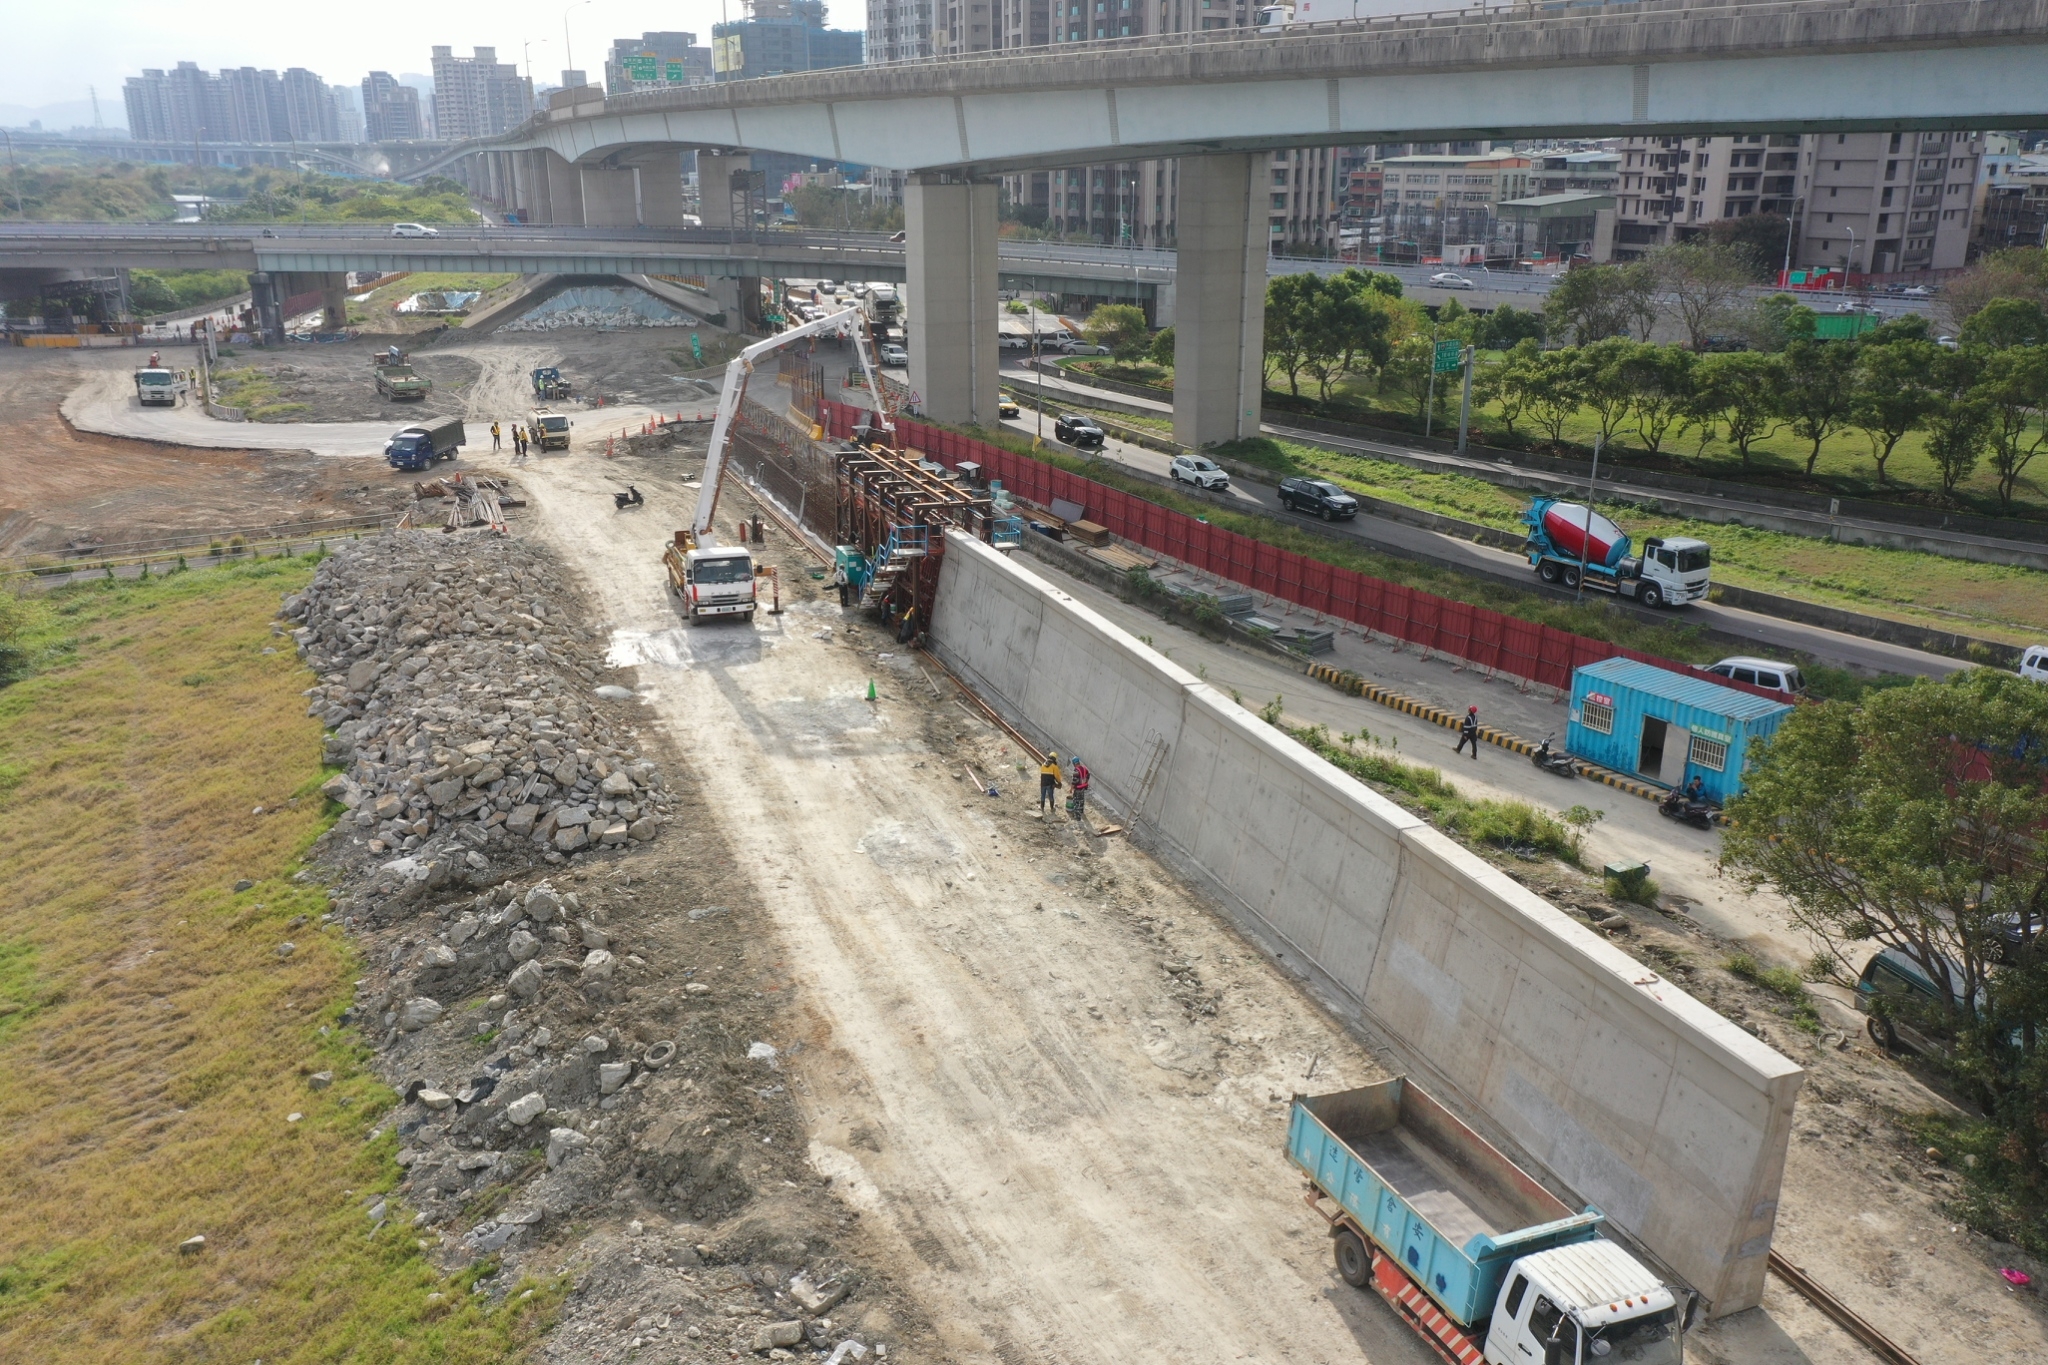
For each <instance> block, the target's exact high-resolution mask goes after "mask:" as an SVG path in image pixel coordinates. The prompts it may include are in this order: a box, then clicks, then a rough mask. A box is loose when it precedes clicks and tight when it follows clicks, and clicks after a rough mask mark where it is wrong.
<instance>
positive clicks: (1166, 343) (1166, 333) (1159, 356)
mask: <svg viewBox="0 0 2048 1365" xmlns="http://www.w3.org/2000/svg"><path fill="white" fill-rule="evenodd" d="M1151 355H1152V363H1153V364H1154V365H1157V366H1159V367H1160V368H1161V369H1163V370H1170V369H1172V368H1173V329H1172V328H1171V327H1162V328H1160V329H1159V331H1158V332H1157V333H1155V334H1154V335H1153V337H1152V351H1151Z"/></svg>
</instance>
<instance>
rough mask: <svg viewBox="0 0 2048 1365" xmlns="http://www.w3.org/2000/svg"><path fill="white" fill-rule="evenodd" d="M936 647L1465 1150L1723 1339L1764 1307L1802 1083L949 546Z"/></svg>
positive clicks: (1239, 716)
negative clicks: (1529, 1175) (1412, 1093)
mask: <svg viewBox="0 0 2048 1365" xmlns="http://www.w3.org/2000/svg"><path fill="white" fill-rule="evenodd" d="M932 641H933V644H934V647H935V648H936V649H937V651H938V653H939V655H940V657H941V658H943V659H944V660H945V661H946V663H947V664H948V665H949V666H951V667H952V668H953V669H954V670H955V671H956V672H958V673H959V674H960V676H961V677H963V678H964V679H966V680H968V681H969V682H970V683H971V685H973V686H974V687H975V688H976V689H977V690H978V691H979V692H980V693H981V695H982V696H983V698H984V699H985V700H987V701H988V702H989V704H990V705H992V706H995V707H996V708H998V709H999V710H1001V711H1003V712H1004V713H1005V715H1006V717H1007V718H1008V719H1010V720H1012V721H1014V722H1015V723H1017V724H1018V725H1019V726H1020V728H1023V729H1024V730H1025V731H1026V732H1027V733H1035V734H1036V735H1037V736H1040V737H1042V738H1043V739H1044V740H1045V741H1046V742H1047V743H1049V744H1051V745H1052V746H1054V747H1056V748H1057V749H1058V750H1059V752H1060V753H1062V754H1065V755H1072V754H1077V753H1078V754H1080V755H1081V756H1082V757H1084V758H1085V759H1086V760H1087V763H1088V766H1089V768H1090V769H1091V770H1092V771H1093V773H1094V775H1095V783H1096V790H1097V792H1098V799H1099V800H1100V801H1101V802H1102V803H1103V804H1104V805H1106V806H1107V807H1108V808H1109V809H1110V810H1112V811H1115V812H1116V813H1117V814H1119V815H1120V816H1121V817H1122V818H1123V819H1124V820H1125V821H1126V823H1127V824H1129V825H1130V826H1131V828H1132V830H1133V833H1134V836H1135V837H1137V838H1138V839H1139V840H1141V841H1142V842H1145V843H1146V844H1147V846H1149V847H1151V848H1153V849H1154V850H1155V851H1156V852H1158V853H1159V854H1160V856H1161V857H1162V858H1164V859H1165V860H1166V861H1167V862H1168V863H1169V864H1170V865H1173V866H1175V867H1176V868H1177V869H1178V870H1180V871H1182V872H1184V873H1186V874H1188V875H1190V876H1192V877H1194V878H1195V879H1197V880H1198V881H1200V882H1203V883H1205V884H1207V885H1208V886H1209V887H1210V888H1211V889H1212V890H1214V891H1215V892H1216V893H1217V894H1218V895H1219V897H1220V898H1221V899H1222V900H1223V902H1224V904H1225V906H1226V907H1227V908H1228V909H1229V910H1230V912H1231V913H1232V914H1233V915H1234V916H1235V917H1236V918H1237V920H1238V922H1239V924H1240V926H1241V927H1243V928H1244V929H1245V930H1246V931H1247V932H1248V933H1249V934H1250V935H1251V936H1253V937H1254V938H1256V939H1258V940H1261V941H1263V942H1264V943H1265V944H1267V945H1268V946H1269V947H1271V948H1272V949H1273V950H1274V951H1275V952H1276V953H1277V954H1278V955H1279V956H1280V957H1281V958H1282V959H1283V960H1284V961H1285V962H1286V963H1287V965H1288V966H1290V967H1292V968H1294V969H1296V970H1297V971H1298V972H1300V973H1301V974H1302V975H1303V976H1304V978H1306V979H1307V980H1308V982H1309V983H1310V985H1311V986H1312V987H1314V988H1316V989H1317V990H1318V991H1319V992H1320V993H1321V994H1323V995H1324V997H1325V998H1326V999H1328V1000H1329V1001H1330V1002H1331V1003H1332V1005H1333V1006H1334V1007H1335V1008H1337V1009H1338V1010H1339V1011H1340V1012H1341V1013H1344V1014H1346V1015H1347V1016H1349V1017H1351V1018H1353V1019H1354V1020H1356V1021H1357V1022H1358V1023H1360V1024H1361V1025H1362V1026H1363V1027H1364V1028H1365V1029H1366V1030H1367V1031H1368V1032H1370V1033H1373V1034H1376V1035H1377V1036H1378V1037H1379V1039H1380V1040H1381V1041H1383V1042H1384V1043H1385V1044H1386V1045H1387V1046H1388V1048H1389V1049H1390V1050H1391V1051H1392V1052H1393V1053H1394V1055H1395V1057H1396V1059H1397V1060H1398V1061H1399V1063H1400V1064H1401V1065H1402V1066H1404V1067H1406V1068H1407V1069H1408V1070H1410V1071H1412V1072H1414V1073H1415V1074H1416V1075H1418V1076H1420V1077H1423V1078H1425V1079H1426V1080H1427V1082H1428V1083H1429V1084H1430V1085H1432V1086H1433V1087H1436V1088H1439V1089H1441V1090H1443V1091H1444V1092H1446V1093H1448V1094H1449V1095H1451V1096H1453V1097H1454V1098H1455V1099H1456V1100H1457V1101H1458V1102H1459V1103H1460V1105H1461V1106H1462V1108H1463V1109H1464V1111H1465V1117H1467V1118H1468V1119H1470V1120H1473V1121H1474V1122H1475V1125H1476V1126H1478V1127H1480V1128H1481V1129H1482V1130H1483V1131H1486V1132H1487V1133H1488V1135H1489V1136H1490V1137H1494V1138H1496V1139H1502V1140H1505V1142H1506V1144H1507V1145H1508V1147H1509V1148H1510V1149H1511V1150H1518V1151H1519V1153H1520V1154H1522V1155H1524V1156H1525V1157H1526V1158H1527V1159H1529V1160H1530V1161H1532V1162H1533V1163H1534V1164H1535V1165H1536V1166H1537V1167H1538V1168H1539V1169H1542V1170H1546V1171H1548V1172H1549V1173H1550V1175H1551V1176H1552V1177H1553V1178H1554V1179H1555V1180H1556V1181H1557V1182H1558V1183H1559V1184H1560V1185H1562V1186H1563V1187H1564V1188H1565V1190H1566V1191H1567V1192H1568V1193H1569V1194H1570V1195H1572V1196H1574V1197H1575V1198H1577V1199H1580V1200H1582V1201H1585V1202H1590V1203H1594V1204H1597V1205H1599V1207H1600V1208H1601V1209H1603V1210H1604V1211H1606V1213H1607V1214H1608V1215H1609V1217H1610V1218H1611V1219H1612V1220H1613V1222H1614V1224H1615V1226H1616V1227H1617V1228H1618V1229H1619V1230H1620V1231H1621V1232H1623V1233H1624V1234H1626V1235H1627V1236H1628V1237H1629V1238H1631V1239H1632V1240H1634V1241H1635V1242H1636V1243H1637V1244H1638V1245H1639V1246H1641V1247H1642V1248H1643V1249H1645V1250H1646V1251H1648V1252H1649V1254H1650V1255H1651V1256H1652V1257H1654V1258H1656V1259H1658V1260H1661V1261H1662V1262H1663V1263H1664V1264H1665V1266H1667V1267H1668V1268H1669V1269H1670V1271H1671V1272H1673V1273H1674V1274H1676V1275H1677V1276H1678V1277H1679V1278H1681V1279H1682V1280H1684V1281H1685V1282H1687V1283H1688V1284H1690V1285H1691V1286H1692V1287H1693V1288H1695V1289H1697V1290H1698V1291H1699V1292H1700V1294H1701V1295H1702V1297H1703V1298H1705V1299H1706V1300H1707V1302H1708V1304H1709V1308H1710V1311H1711V1312H1712V1313H1713V1314H1715V1315H1716V1316H1719V1315H1722V1314H1726V1313H1731V1312H1735V1311H1738V1310H1740V1309H1744V1308H1749V1307H1753V1306H1754V1305H1756V1304H1757V1303H1758V1302H1759V1301H1760V1300H1761V1298H1762V1295H1763V1281H1764V1265H1765V1257H1766V1254H1767V1253H1768V1251H1769V1249H1770V1240H1771V1229H1772V1226H1773V1223H1774V1220H1775V1218H1776V1213H1777V1200H1778V1185H1779V1181H1780V1179H1781V1178H1782V1176H1783V1173H1784V1164H1785V1147H1786V1142H1787V1139H1788V1137H1789V1135H1790V1131H1791V1123H1792V1106H1793V1100H1794V1098H1795V1097H1796V1096H1797V1094H1798V1090H1799V1085H1800V1080H1801V1075H1802V1073H1801V1072H1800V1070H1799V1068H1798V1067H1797V1066H1795V1065H1793V1064H1792V1063H1791V1062H1790V1061H1788V1060H1786V1059H1785V1058H1784V1057H1781V1056H1779V1055H1778V1054H1777V1053H1776V1052H1773V1051H1772V1050H1771V1049H1769V1048H1767V1047H1765V1046H1764V1045H1763V1044H1762V1043H1760V1042H1758V1041H1757V1040H1756V1039H1755V1038H1753V1037H1751V1036H1750V1035H1749V1034H1747V1033H1744V1032H1743V1031H1742V1030H1741V1029H1739V1028H1737V1027H1735V1025H1733V1024H1731V1023H1729V1022H1728V1021H1727V1020H1725V1019H1723V1018H1721V1017H1720V1016H1719V1015H1717V1014H1715V1013H1714V1012H1713V1011H1712V1010H1709V1009H1708V1008H1706V1007H1705V1006H1704V1005H1701V1004H1700V1003H1699V1002H1697V1001H1695V1000H1693V999H1692V998H1691V997H1690V996H1688V995H1686V994H1685V993H1684V992H1683V991H1681V990H1679V989H1678V988H1677V987H1675V986H1673V985H1672V984H1671V983H1670V982H1669V981H1666V980H1665V979H1663V978H1662V977H1661V976H1660V975H1659V974H1657V973H1656V972H1654V971H1652V970H1650V969H1648V968H1646V967H1644V966H1643V965H1642V964H1640V963H1638V962H1636V961H1635V960H1634V959H1632V958H1630V957H1628V956H1627V955H1626V954H1624V953H1622V952H1620V951H1619V950H1617V949H1615V948H1614V947H1613V946H1612V945H1610V944H1608V943H1607V942H1606V941H1605V940H1603V939H1601V938H1599V937H1597V936H1595V935H1594V934H1593V933H1592V932H1590V931H1589V930H1587V929H1585V928H1584V927H1582V926H1581V925H1579V924H1578V923H1576V922H1575V921H1573V920H1572V919H1570V918H1569V917H1568V916H1566V915H1565V914H1564V913H1563V912H1561V911H1559V910H1558V909H1556V908H1555V907H1554V906H1551V905H1550V904H1548V903H1547V902H1545V901H1543V900H1542V899H1541V898H1539V897H1537V896H1535V895H1533V894H1531V893H1530V892H1528V891H1526V890H1524V889H1523V888H1522V887H1521V886H1519V885H1517V884H1516V883H1515V882H1514V881H1513V880H1512V879H1510V878H1509V877H1507V876H1505V875H1503V874H1502V873H1500V872H1499V871H1497V870H1495V869H1494V868H1492V867H1491V866H1489V865H1488V864H1487V863H1486V862H1484V861H1483V860H1481V859H1480V858H1477V857H1475V856H1474V855H1472V854H1471V853H1469V852H1467V851H1466V850H1464V849H1463V848H1461V847H1459V846H1458V845H1457V844H1456V843H1454V842H1452V841H1451V840H1450V839H1448V838H1446V837H1445V836H1444V835H1442V834H1440V833H1438V832H1437V831H1436V830H1434V829H1432V828H1431V827H1430V826H1429V825H1427V824H1426V823H1424V822H1423V821H1422V820H1420V819H1418V818H1417V817H1415V816H1413V815H1411V814H1409V813H1408V812H1407V811H1405V810H1403V809H1402V808H1401V807H1400V806H1398V805H1396V804H1395V803H1393V802H1392V801H1390V800H1388V799H1386V798H1385V797H1383V796H1381V795H1379V794H1378V793H1376V792H1374V791H1372V790H1371V789H1370V788H1368V787H1366V786H1365V785H1364V784H1362V783H1360V782H1357V781H1355V780H1353V779H1352V778H1350V777H1348V776H1346V775H1345V774H1343V773H1341V772H1339V771H1338V770H1337V769H1336V768H1334V767H1332V766H1331V765H1329V764H1328V763H1325V762H1323V761H1322V760H1321V759H1319V758H1317V757H1315V756H1314V755H1313V754H1311V753H1309V752H1308V751H1307V750H1306V749H1304V748H1303V747H1301V746H1300V745H1299V744H1296V743H1295V742H1294V741H1292V740H1291V739H1289V738H1287V737H1286V736H1285V735H1283V734H1282V733H1280V732H1279V731H1278V730H1276V729H1274V728H1273V727H1272V726H1270V725H1267V724H1266V723H1264V722H1263V721H1261V720H1259V719H1258V718H1257V717H1256V716H1254V715H1252V714H1251V713H1249V712H1247V711H1246V710H1245V709H1244V708H1243V707H1241V706H1239V705H1237V704H1236V703H1234V702H1232V701H1231V700H1230V699H1229V698H1228V697H1226V696H1224V695H1222V694H1221V693H1219V692H1217V691H1216V690H1215V689H1214V688H1212V687H1210V686H1208V685H1207V684H1206V683H1203V682H1202V681H1201V680H1200V679H1198V678H1196V677H1195V676H1194V675H1192V674H1190V673H1188V672H1187V671H1186V670H1184V669H1182V668H1180V667H1179V666H1178V665H1176V664H1174V663H1173V662H1172V661H1171V660H1169V659H1167V658H1165V657H1164V656H1162V655H1160V654H1158V653H1155V652H1154V651H1152V650H1151V649H1149V648H1147V647H1146V646H1145V645H1144V644H1142V643H1141V642H1140V641H1138V640H1137V639H1135V638H1134V637H1132V636H1130V635H1129V634H1126V633H1125V632H1124V631H1122V630H1120V629H1119V628H1117V627H1116V626H1114V625H1112V624H1111V623H1110V622H1108V621H1107V620H1105V619H1104V618H1102V617H1101V616H1098V615H1097V614H1096V613H1094V612H1093V611H1090V610H1089V609H1088V608H1086V607H1084V606H1082V605H1081V604H1080V603H1078V602H1076V601H1075V600H1074V599H1073V598H1072V597H1070V596H1068V595H1067V594H1065V593H1063V592H1060V591H1059V590H1058V589H1057V588H1055V587H1053V586H1052V585H1050V584H1048V583H1047V582H1045V581H1044V580H1042V579H1040V578H1038V577H1037V576H1036V575H1034V574H1032V573H1031V572H1029V571H1028V570H1027V569H1025V568H1024V567H1022V566H1019V565H1017V564H1015V563H1013V562H1011V561H1010V560H1009V559H1007V558H1005V557H1004V556H1003V555H1001V554H999V553H997V552H996V551H994V550H992V549H990V548H989V547H987V546H986V545H983V544H982V543H981V542H979V541H977V540H974V539H972V538H970V537H967V536H964V535H961V534H959V533H957V532H953V533H949V535H948V540H947V545H946V555H945V562H944V568H943V570H942V572H941V578H940V586H939V595H938V606H937V609H936V612H935V615H934V618H933V622H932ZM1274 1197H1275V1198H1284V1197H1286V1193H1285V1191H1278V1190H1276V1191H1275V1192H1274Z"/></svg>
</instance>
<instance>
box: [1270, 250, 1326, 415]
mask: <svg viewBox="0 0 2048 1365" xmlns="http://www.w3.org/2000/svg"><path fill="white" fill-rule="evenodd" d="M1322 295H1323V281H1322V278H1321V277H1320V276H1317V275H1306V274H1303V275H1282V276H1280V277H1278V278H1277V279H1274V280H1272V281H1270V282H1269V283H1268V284H1267V285H1266V338H1265V341H1266V364H1267V366H1268V367H1269V368H1270V367H1272V366H1276V365H1277V366H1278V367H1279V368H1280V372H1281V373H1282V374H1284V375H1286V376H1287V391H1288V392H1289V393H1291V394H1293V395H1295V396H1296V397H1297V398H1298V397H1300V396H1301V367H1302V366H1303V364H1305V363H1306V362H1307V360H1308V352H1309V334H1310V332H1311V330H1312V329H1313V327H1314V323H1315V310H1316V307H1317V305H1318V304H1319V303H1320V301H1321V299H1322Z"/></svg>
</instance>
